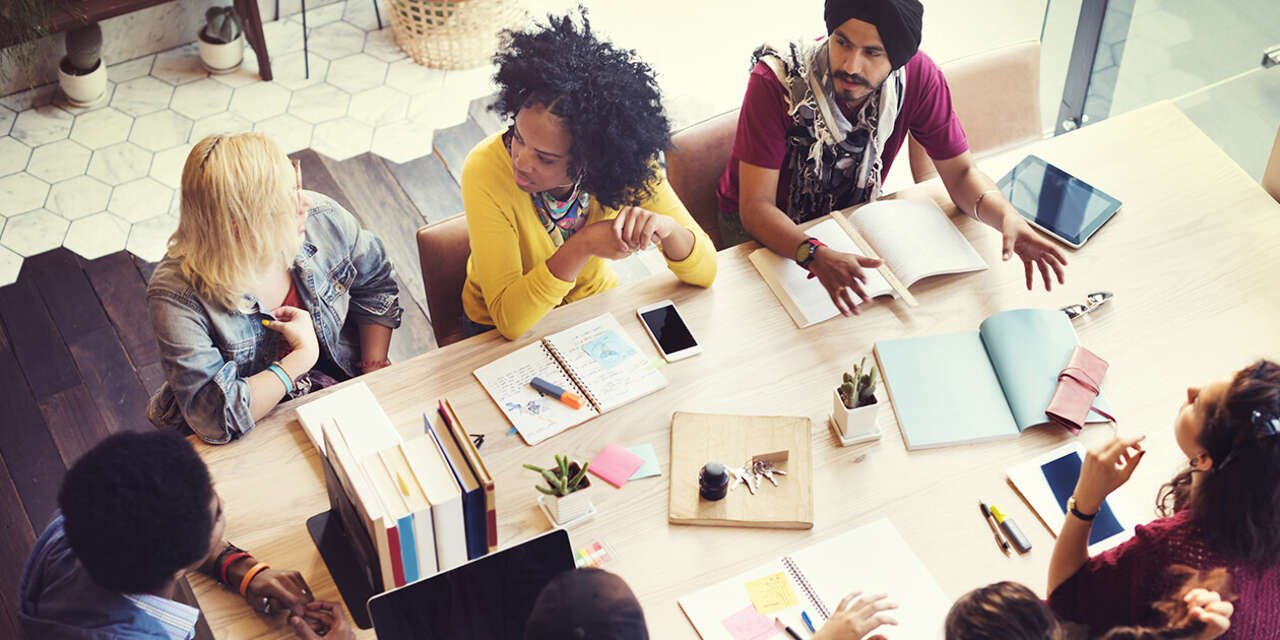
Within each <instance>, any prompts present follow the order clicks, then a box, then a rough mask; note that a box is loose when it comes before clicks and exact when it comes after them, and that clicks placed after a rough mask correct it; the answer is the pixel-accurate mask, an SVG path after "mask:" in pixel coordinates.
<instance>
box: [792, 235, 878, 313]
mask: <svg viewBox="0 0 1280 640" xmlns="http://www.w3.org/2000/svg"><path fill="white" fill-rule="evenodd" d="M814 252H815V253H814V254H813V261H812V262H810V263H809V277H811V278H817V279H818V282H821V283H822V286H823V287H825V288H826V290H827V295H830V296H831V302H832V303H834V304H835V305H836V309H838V310H839V311H840V313H841V314H843V315H844V316H845V317H846V318H847V317H849V316H851V315H854V316H856V315H860V314H861V312H860V311H858V305H857V304H855V303H854V301H853V297H852V296H850V295H849V290H850V289H852V290H853V293H855V294H857V296H858V298H859V299H860V300H861V301H862V302H867V292H866V290H864V289H863V288H862V285H864V284H866V282H867V276H866V274H864V273H862V270H863V269H874V268H876V267H878V266H880V261H879V260H876V259H875V258H864V257H862V256H858V255H854V254H852V253H840V252H839V251H836V250H834V249H831V248H829V247H817V248H816V249H814Z"/></svg>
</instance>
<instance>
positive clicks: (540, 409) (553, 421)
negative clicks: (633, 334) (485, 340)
mask: <svg viewBox="0 0 1280 640" xmlns="http://www.w3.org/2000/svg"><path fill="white" fill-rule="evenodd" d="M475 376H476V379H477V380H479V381H480V384H481V386H483V387H484V390H485V391H488V392H489V396H490V397H492V398H493V401H494V402H495V403H497V405H498V408H499V409H501V410H502V413H503V414H505V415H506V416H507V419H508V420H510V421H511V424H512V426H514V427H515V428H516V430H517V431H519V432H520V437H522V438H524V441H525V442H526V443H527V444H530V445H534V444H538V443H539V442H542V441H543V440H546V439H547V438H549V437H551V436H553V435H555V434H557V433H560V432H561V431H564V430H565V429H568V428H570V427H573V426H577V425H578V424H581V423H583V422H586V421H587V420H590V419H591V418H594V417H596V416H598V415H600V414H602V413H605V412H606V411H610V410H612V409H616V408H617V407H620V406H622V405H624V404H626V403H628V402H631V401H632V400H635V399H636V398H640V397H643V396H646V395H648V394H650V393H653V392H654V391H657V390H658V389H661V388H662V387H665V386H667V379H666V377H665V376H663V375H662V373H661V372H659V371H658V369H657V368H656V367H655V366H654V364H653V362H652V361H651V360H650V359H649V357H648V356H646V355H645V354H644V353H643V352H642V351H641V350H640V349H639V347H637V346H636V345H635V343H634V342H632V341H631V339H630V338H629V337H627V332H626V331H624V330H623V329H622V325H620V324H618V320H617V319H616V318H614V317H613V315H612V314H608V313H606V314H604V315H602V316H599V317H596V318H593V319H591V320H588V321H586V322H583V323H581V324H578V325H575V326H572V327H570V328H568V329H565V330H564V331H561V332H559V333H553V334H551V335H549V336H547V337H545V338H543V339H542V340H539V341H538V342H535V343H533V344H530V345H527V346H525V347H522V348H520V349H517V350H516V351H515V352H513V353H510V354H508V355H506V356H503V357H502V358H499V359H497V360H495V361H493V362H490V363H489V364H487V365H485V366H483V367H480V368H479V369H476V370H475ZM535 377H538V378H542V379H543V380H546V381H548V382H550V383H552V384H554V385H557V386H559V387H560V388H562V389H564V390H566V391H570V392H573V393H576V394H578V396H580V397H582V398H585V399H586V400H587V404H585V405H583V406H582V408H580V409H573V408H571V407H569V406H568V405H566V404H564V403H562V402H560V401H559V400H558V399H556V398H549V397H546V396H544V395H542V394H541V393H538V391H537V390H535V389H534V388H533V387H531V386H529V382H530V381H531V380H533V379H534V378H535Z"/></svg>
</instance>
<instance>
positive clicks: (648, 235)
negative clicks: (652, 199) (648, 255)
mask: <svg viewBox="0 0 1280 640" xmlns="http://www.w3.org/2000/svg"><path fill="white" fill-rule="evenodd" d="M685 230H686V229H685V228H684V227H682V226H680V224H679V223H678V222H676V221H675V219H674V218H672V217H670V216H664V215H662V214H660V213H654V212H652V211H649V210H648V209H643V208H641V207H623V208H622V210H621V211H619V212H618V217H616V218H614V219H613V231H614V234H616V235H617V237H618V240H620V241H621V242H622V243H623V244H625V245H626V246H627V247H628V248H629V249H630V250H631V251H643V250H644V249H645V248H647V247H648V246H649V243H651V242H652V243H660V242H662V241H663V240H666V239H667V238H668V237H670V236H671V234H673V233H678V232H680V231H685Z"/></svg>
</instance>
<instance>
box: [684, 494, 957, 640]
mask: <svg viewBox="0 0 1280 640" xmlns="http://www.w3.org/2000/svg"><path fill="white" fill-rule="evenodd" d="M853 591H861V592H863V593H887V594H888V595H889V600H891V601H892V602H894V603H896V604H897V605H898V608H897V609H894V610H893V617H894V618H895V619H897V620H898V623H899V624H898V625H897V626H889V627H881V628H880V629H877V630H876V632H877V633H881V634H884V636H885V637H886V638H889V639H890V640H902V639H910V640H916V639H919V640H935V639H940V638H942V623H943V620H944V619H945V618H946V615H947V610H948V609H950V607H951V601H950V600H949V599H948V598H947V596H946V594H945V593H943V592H942V587H939V586H938V583H937V582H936V581H935V580H934V579H933V576H932V575H930V574H929V570H928V569H926V568H925V566H924V564H923V563H921V562H920V559H919V558H918V557H916V554H915V553H914V552H912V551H911V547H909V546H907V543H906V541H905V540H903V539H902V536H901V535H900V534H899V533H898V530H897V529H896V528H895V527H894V526H893V524H892V523H891V522H889V520H888V519H883V518H882V519H880V520H877V521H875V522H872V523H870V524H867V525H864V526H861V527H858V528H857V529H854V530H852V531H847V532H845V533H842V534H840V535H837V536H835V537H833V538H829V539H827V540H824V541H822V542H819V543H817V544H815V545H812V546H809V547H806V548H804V549H801V550H799V551H796V552H795V553H792V554H790V555H787V556H784V557H782V558H779V559H777V560H774V561H773V562H769V563H766V564H763V565H761V566H758V567H756V568H754V569H752V570H750V571H747V572H746V573H742V574H739V575H738V576H735V577H733V578H730V579H728V580H725V581H724V582H720V583H718V584H714V585H712V586H710V587H706V588H704V589H701V590H699V591H695V592H693V593H691V594H689V595H686V596H684V597H683V598H680V599H679V600H678V602H679V604H680V608H681V610H683V611H684V614H685V616H687V617H688V618H689V621H690V622H692V623H693V626H694V628H695V629H696V630H697V631H698V635H699V636H701V637H702V640H743V638H744V637H745V636H744V634H743V633H742V632H741V631H740V630H741V629H742V628H743V625H742V624H741V621H742V618H743V617H744V616H748V617H749V616H752V615H762V616H764V617H766V618H768V619H769V620H770V621H772V620H773V618H774V617H775V616H776V617H777V618H778V619H780V620H781V621H782V622H783V623H785V624H787V625H789V626H791V627H794V628H797V629H799V628H802V626H803V623H802V622H801V618H800V612H801V611H804V612H806V613H808V614H809V618H810V619H812V620H813V625H814V626H815V627H821V625H822V624H823V623H824V622H826V621H827V619H828V618H830V617H831V615H832V614H833V613H835V610H836V607H838V606H839V605H840V600H841V599H843V598H844V597H845V596H846V595H848V594H849V593H851V592H853ZM747 608H750V609H754V614H753V613H752V612H751V611H744V609H747ZM777 637H779V638H781V637H783V636H782V635H781V634H779V635H778V636H777Z"/></svg>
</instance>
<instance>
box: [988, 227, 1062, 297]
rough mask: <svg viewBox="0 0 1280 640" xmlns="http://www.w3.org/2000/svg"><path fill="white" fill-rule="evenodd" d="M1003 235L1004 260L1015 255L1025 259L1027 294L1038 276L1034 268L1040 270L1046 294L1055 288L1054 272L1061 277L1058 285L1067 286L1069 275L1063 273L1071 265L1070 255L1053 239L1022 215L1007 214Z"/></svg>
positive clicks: (1023, 267) (1023, 261)
mask: <svg viewBox="0 0 1280 640" xmlns="http://www.w3.org/2000/svg"><path fill="white" fill-rule="evenodd" d="M1000 232H1001V233H1002V234H1003V235H1004V251H1003V252H1002V255H1001V258H1003V259H1004V260H1008V259H1010V258H1012V257H1013V254H1015V253H1016V254H1018V257H1019V258H1022V269H1023V271H1024V272H1025V273H1026V276H1027V291H1030V290H1031V287H1032V284H1034V279H1035V277H1034V276H1033V275H1032V272H1031V271H1032V269H1033V268H1035V269H1038V270H1039V271H1040V277H1041V278H1042V279H1043V280H1044V290H1045V291H1050V290H1052V289H1053V282H1052V279H1051V278H1050V277H1049V271H1050V270H1052V271H1053V272H1054V274H1056V275H1057V277H1058V284H1065V283H1066V276H1065V275H1064V274H1063V272H1062V268H1063V267H1065V266H1067V258H1066V256H1064V255H1063V254H1062V251H1061V250H1060V249H1058V247H1057V246H1055V245H1054V243H1053V241H1052V240H1050V239H1048V238H1046V237H1045V236H1044V234H1042V233H1040V232H1039V231H1037V230H1035V229H1033V228H1032V227H1031V225H1030V224H1029V223H1028V222H1027V221H1026V219H1024V218H1023V217H1022V216H1021V215H1019V214H1017V213H1011V214H1008V215H1006V216H1005V217H1004V223H1003V224H1002V225H1001V228H1000Z"/></svg>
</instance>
